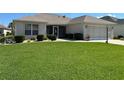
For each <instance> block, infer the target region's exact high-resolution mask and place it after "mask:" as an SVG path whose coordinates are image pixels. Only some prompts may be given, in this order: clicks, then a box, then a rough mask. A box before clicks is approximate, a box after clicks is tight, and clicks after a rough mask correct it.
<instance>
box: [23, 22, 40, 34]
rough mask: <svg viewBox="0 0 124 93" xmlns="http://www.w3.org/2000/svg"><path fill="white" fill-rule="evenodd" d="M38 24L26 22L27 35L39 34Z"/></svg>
mask: <svg viewBox="0 0 124 93" xmlns="http://www.w3.org/2000/svg"><path fill="white" fill-rule="evenodd" d="M38 29H39V27H38V24H25V35H38Z"/></svg>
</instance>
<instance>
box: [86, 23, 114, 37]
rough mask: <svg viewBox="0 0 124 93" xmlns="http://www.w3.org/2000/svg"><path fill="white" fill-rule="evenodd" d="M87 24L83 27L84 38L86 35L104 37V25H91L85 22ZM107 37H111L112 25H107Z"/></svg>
mask: <svg viewBox="0 0 124 93" xmlns="http://www.w3.org/2000/svg"><path fill="white" fill-rule="evenodd" d="M86 25H87V28H86V27H84V38H86V37H87V36H88V35H89V36H90V39H106V30H107V28H106V27H107V26H106V25H98V24H95V25H91V24H85V26H86ZM108 37H109V38H110V39H112V38H113V28H112V26H110V25H109V26H108Z"/></svg>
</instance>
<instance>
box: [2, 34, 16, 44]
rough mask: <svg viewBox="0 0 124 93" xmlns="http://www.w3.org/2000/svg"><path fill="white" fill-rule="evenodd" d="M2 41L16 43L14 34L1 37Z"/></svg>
mask: <svg viewBox="0 0 124 93" xmlns="http://www.w3.org/2000/svg"><path fill="white" fill-rule="evenodd" d="M0 43H14V36H13V35H11V36H6V37H0Z"/></svg>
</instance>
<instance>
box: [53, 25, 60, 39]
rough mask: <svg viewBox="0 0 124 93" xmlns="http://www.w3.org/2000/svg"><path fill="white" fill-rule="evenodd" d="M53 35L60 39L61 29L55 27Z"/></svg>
mask: <svg viewBox="0 0 124 93" xmlns="http://www.w3.org/2000/svg"><path fill="white" fill-rule="evenodd" d="M53 35H54V36H56V37H59V27H58V26H53Z"/></svg>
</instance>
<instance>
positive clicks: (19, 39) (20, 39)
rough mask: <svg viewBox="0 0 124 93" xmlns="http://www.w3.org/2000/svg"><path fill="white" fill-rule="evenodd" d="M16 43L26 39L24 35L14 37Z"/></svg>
mask: <svg viewBox="0 0 124 93" xmlns="http://www.w3.org/2000/svg"><path fill="white" fill-rule="evenodd" d="M14 39H15V42H16V43H22V42H23V41H24V40H25V37H24V36H15V37H14Z"/></svg>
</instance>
